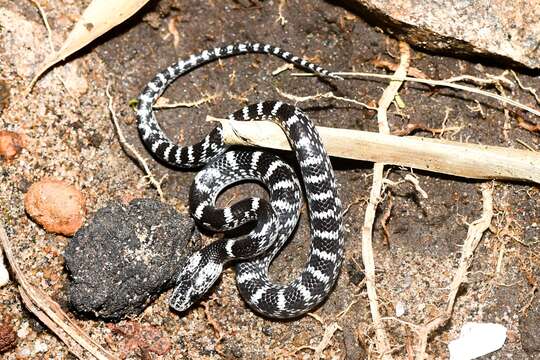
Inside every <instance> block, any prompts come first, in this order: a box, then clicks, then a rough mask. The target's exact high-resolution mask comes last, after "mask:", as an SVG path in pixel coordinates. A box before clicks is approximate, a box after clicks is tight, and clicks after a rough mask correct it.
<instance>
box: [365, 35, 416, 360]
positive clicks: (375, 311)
mask: <svg viewBox="0 0 540 360" xmlns="http://www.w3.org/2000/svg"><path fill="white" fill-rule="evenodd" d="M399 48H400V52H401V57H400V64H399V67H398V69H397V70H396V73H395V77H396V78H402V77H404V76H406V75H407V68H408V67H409V62H410V49H409V46H408V45H407V44H406V43H405V42H400V46H399ZM402 83H403V81H401V80H392V81H391V82H390V84H389V85H388V87H387V88H386V89H385V90H384V92H383V94H382V96H381V98H380V100H379V110H378V112H377V122H378V124H379V132H380V133H383V134H389V133H390V127H389V126H388V121H387V118H386V113H387V110H388V107H389V106H390V105H391V104H392V101H393V100H394V97H395V96H396V94H397V92H398V90H399V88H400V87H401V85H402ZM383 171H384V164H383V163H375V164H374V166H373V182H372V186H371V192H370V196H369V202H368V206H367V207H366V212H365V217H364V225H363V227H362V260H363V262H364V267H365V270H364V271H365V275H366V289H367V294H368V299H369V307H370V310H371V318H372V320H373V326H374V328H375V337H376V340H377V351H378V352H379V353H380V354H381V357H382V359H392V355H391V347H390V341H389V340H388V336H387V335H386V331H385V330H384V325H383V323H382V321H381V315H380V312H379V304H378V297H377V290H376V284H375V261H374V256H373V224H374V222H375V212H376V210H377V205H378V203H379V199H380V196H381V190H382V183H383V175H384V174H383Z"/></svg>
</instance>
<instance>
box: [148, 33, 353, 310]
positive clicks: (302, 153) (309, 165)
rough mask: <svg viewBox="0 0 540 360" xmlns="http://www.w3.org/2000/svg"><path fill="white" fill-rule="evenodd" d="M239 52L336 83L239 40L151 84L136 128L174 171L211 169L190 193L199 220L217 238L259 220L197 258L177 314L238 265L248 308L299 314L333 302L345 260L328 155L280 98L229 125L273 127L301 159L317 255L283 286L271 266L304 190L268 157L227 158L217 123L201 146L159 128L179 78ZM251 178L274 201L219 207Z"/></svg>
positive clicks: (184, 280)
mask: <svg viewBox="0 0 540 360" xmlns="http://www.w3.org/2000/svg"><path fill="white" fill-rule="evenodd" d="M243 53H267V54H272V55H276V56H278V57H280V58H282V59H284V60H285V61H287V62H290V63H293V64H295V65H298V66H300V67H302V68H304V69H307V70H309V71H312V72H315V73H317V74H318V75H320V76H329V77H335V76H333V75H332V74H331V73H329V72H328V71H327V70H325V69H322V68H321V67H319V66H317V65H315V64H312V63H310V62H308V61H306V60H304V59H300V58H298V57H296V56H293V55H292V54H290V53H289V52H286V51H283V50H281V49H280V48H277V47H274V46H272V45H267V44H258V43H241V44H235V45H229V46H226V47H221V48H215V49H212V50H205V51H203V52H201V53H200V54H197V55H191V57H190V58H189V59H187V60H181V61H179V62H177V63H175V64H174V65H172V66H170V67H168V68H167V69H165V70H164V71H162V72H160V73H158V74H157V75H156V76H155V77H154V79H153V80H152V81H151V82H150V83H148V85H147V86H146V87H145V89H144V90H143V92H142V93H141V95H140V96H139V103H138V108H137V119H138V128H139V132H140V135H141V137H142V140H143V142H144V144H145V146H146V147H147V148H148V149H149V150H150V151H151V152H152V154H153V155H154V156H156V157H157V158H159V159H160V160H162V161H164V162H166V163H168V164H171V165H172V166H174V167H181V168H197V167H201V166H203V165H206V167H205V168H204V169H203V170H202V171H201V172H199V173H198V174H197V176H196V177H195V180H194V182H193V185H192V188H191V194H190V203H189V208H190V212H191V214H192V216H193V217H194V218H195V219H196V221H197V222H198V223H199V224H200V225H201V226H205V227H207V228H210V229H213V230H215V231H225V230H229V229H233V228H235V227H238V226H241V225H243V224H245V223H247V222H251V221H255V222H256V224H255V227H254V228H253V230H252V231H251V232H250V233H249V234H248V235H247V236H244V237H240V238H235V239H222V240H218V241H216V242H214V243H212V244H210V245H208V246H207V247H205V248H203V249H202V250H199V251H197V252H195V253H194V254H193V255H192V256H191V257H190V258H189V259H188V260H187V262H186V264H185V266H184V267H183V269H182V270H181V271H180V273H179V274H178V276H177V279H176V286H175V289H174V291H173V294H172V297H171V299H170V305H171V307H172V308H174V309H175V310H178V311H184V310H186V309H187V308H189V307H190V306H191V305H192V304H193V303H194V302H196V301H197V300H198V299H200V298H201V297H202V296H203V295H204V294H205V293H206V292H207V291H208V290H209V289H210V287H211V286H212V284H213V283H214V282H215V281H216V280H217V279H218V277H219V275H220V274H221V271H222V269H223V266H224V265H225V264H226V263H227V262H229V261H232V260H239V261H238V262H237V263H236V280H237V285H238V289H239V291H240V293H241V295H242V297H243V298H244V300H245V301H246V302H247V303H248V304H249V306H251V307H252V308H253V309H255V310H256V311H258V312H259V313H261V314H263V315H265V316H268V317H275V318H290V317H296V316H299V315H302V314H304V313H306V312H308V311H309V310H311V309H313V308H314V307H315V306H317V305H318V304H319V303H321V302H322V301H323V300H324V299H325V298H326V297H327V295H328V294H329V292H330V291H331V290H332V288H333V286H334V284H335V282H336V280H337V278H338V275H339V271H340V267H341V263H342V259H343V229H342V208H341V202H340V199H339V197H338V193H337V189H336V182H335V177H334V173H333V170H332V166H331V164H330V160H329V158H328V154H327V153H326V150H325V149H324V147H323V145H322V142H321V139H320V137H319V134H318V133H317V131H316V129H315V127H314V125H313V124H312V123H311V121H310V120H309V119H308V117H307V116H306V115H305V114H304V113H303V112H302V111H301V110H300V109H298V108H296V107H295V106H292V105H288V104H284V103H282V102H279V101H266V102H261V103H258V104H253V105H249V106H247V107H244V108H243V109H241V110H239V111H237V112H235V113H233V114H231V115H230V116H229V119H233V120H263V119H265V120H266V119H268V120H272V121H274V122H276V123H277V124H278V125H279V126H280V127H281V128H282V129H283V131H284V132H285V133H286V134H287V137H288V139H289V141H290V144H291V147H292V148H293V150H294V151H295V154H296V158H297V160H298V162H299V167H300V171H301V175H302V182H303V184H304V187H305V194H306V198H307V202H308V207H309V215H310V231H311V248H310V254H309V259H308V261H307V264H306V266H305V268H304V269H303V271H302V272H301V273H300V275H299V276H298V277H297V278H296V279H295V280H293V281H292V282H291V283H289V284H287V285H282V284H276V283H274V282H272V281H271V280H270V278H269V276H268V267H269V265H270V263H271V262H272V260H273V258H274V257H275V256H276V254H277V253H278V252H279V250H280V248H281V247H282V246H283V245H284V244H285V242H287V240H288V239H289V237H290V235H291V233H292V232H293V230H294V228H295V226H296V224H297V221H298V218H299V214H300V207H301V199H302V191H301V188H300V184H299V182H298V180H297V178H296V176H295V174H294V171H293V170H292V169H291V167H290V166H289V165H287V164H286V163H284V162H283V161H281V160H280V159H279V158H278V157H276V156H275V155H272V154H269V153H264V152H260V151H229V152H226V150H227V146H226V145H225V144H224V142H223V130H222V128H221V126H220V125H219V126H217V127H216V128H215V129H214V130H212V132H211V133H210V134H208V135H207V136H206V137H205V138H204V139H203V140H202V141H201V142H199V143H197V144H195V145H191V146H181V145H177V144H175V143H174V142H173V141H171V140H170V139H169V138H168V137H167V136H166V135H165V133H164V132H163V131H162V130H161V128H160V126H159V124H158V122H157V121H156V118H155V116H154V113H153V112H152V105H153V104H154V102H155V101H156V100H157V98H158V97H159V96H160V95H161V94H162V93H163V91H164V90H165V89H166V88H167V86H168V85H169V84H171V83H172V82H173V81H174V80H175V79H177V78H178V77H179V76H181V75H182V74H184V73H186V72H188V71H190V70H192V69H193V68H195V67H198V66H199V65H201V64H204V63H207V62H210V61H213V60H216V59H219V58H224V57H229V56H233V55H238V54H243ZM335 78H337V77H335ZM246 180H249V181H256V182H260V183H261V184H263V185H264V186H265V187H266V188H267V190H268V193H269V200H268V201H266V200H264V199H259V198H249V199H245V200H242V201H240V202H238V203H236V204H234V205H233V206H230V207H226V208H217V207H216V205H215V202H216V199H217V197H218V195H219V194H220V192H222V191H223V190H224V189H225V188H226V187H228V186H230V185H231V184H233V183H236V182H239V181H246Z"/></svg>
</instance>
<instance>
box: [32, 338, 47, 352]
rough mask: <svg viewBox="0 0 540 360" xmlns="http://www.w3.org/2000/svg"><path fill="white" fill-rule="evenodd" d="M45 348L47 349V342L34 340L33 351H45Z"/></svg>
mask: <svg viewBox="0 0 540 360" xmlns="http://www.w3.org/2000/svg"><path fill="white" fill-rule="evenodd" d="M47 350H49V346H47V344H45V343H44V342H42V341H39V340H38V341H36V342H35V344H34V352H35V353H45V352H47Z"/></svg>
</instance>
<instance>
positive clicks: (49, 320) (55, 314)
mask: <svg viewBox="0 0 540 360" xmlns="http://www.w3.org/2000/svg"><path fill="white" fill-rule="evenodd" d="M0 243H1V244H2V247H3V248H4V252H5V254H6V258H7V260H8V262H9V264H10V266H11V268H12V269H13V272H14V273H15V277H16V278H17V281H18V282H19V290H20V292H21V297H22V299H23V302H24V303H25V304H26V305H27V307H28V309H29V310H30V311H32V312H33V313H34V314H35V315H36V316H37V317H38V318H39V319H41V320H42V321H43V322H44V323H45V324H46V325H47V326H49V329H50V330H51V331H52V332H54V333H55V334H56V335H57V336H58V337H59V338H60V339H61V340H62V341H64V343H65V344H66V345H67V346H68V348H69V350H70V351H72V352H73V354H74V355H76V356H77V357H78V358H80V359H90V358H95V359H99V360H112V359H116V357H115V356H113V355H112V354H111V353H109V352H108V351H106V350H105V349H103V348H102V347H101V346H100V345H99V344H98V343H96V342H95V341H94V340H92V338H90V337H89V336H88V335H87V334H86V333H85V332H84V331H83V330H82V329H81V328H80V327H79V326H78V325H77V324H75V322H73V321H72V320H71V319H70V318H69V316H68V315H67V314H66V313H65V312H64V311H63V310H62V309H61V308H60V306H59V305H58V304H57V303H56V302H54V301H53V300H52V299H51V298H50V297H49V296H47V294H45V293H44V292H43V291H42V290H40V289H39V288H36V287H34V286H32V285H30V283H29V282H28V281H27V280H26V277H25V276H24V274H23V273H22V271H21V270H20V269H19V266H18V265H17V261H16V260H15V256H14V255H13V252H12V250H11V245H10V242H9V239H8V237H7V234H6V231H5V230H4V227H3V226H2V225H0ZM82 349H84V350H86V351H87V352H88V353H89V354H88V355H85V354H84V353H83V350H82Z"/></svg>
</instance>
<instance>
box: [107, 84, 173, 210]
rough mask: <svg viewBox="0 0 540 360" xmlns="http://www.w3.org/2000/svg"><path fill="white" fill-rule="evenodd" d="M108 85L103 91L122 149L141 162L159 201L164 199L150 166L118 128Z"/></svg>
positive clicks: (158, 182)
mask: <svg viewBox="0 0 540 360" xmlns="http://www.w3.org/2000/svg"><path fill="white" fill-rule="evenodd" d="M110 86H111V84H107V88H106V89H105V93H106V94H107V98H108V99H109V103H108V108H109V112H110V113H111V118H112V120H113V123H114V127H115V129H116V133H117V134H118V140H119V141H120V144H121V145H122V148H123V149H128V150H129V151H131V154H132V155H133V156H134V157H135V158H136V159H137V161H138V162H139V164H141V166H142V167H143V169H144V172H145V173H146V176H148V179H149V180H150V182H151V183H152V185H154V187H155V188H156V190H157V192H158V194H159V197H160V199H161V201H165V195H163V191H162V190H161V182H160V181H157V180H156V178H155V177H154V175H153V174H152V172H151V171H150V168H149V167H148V164H147V163H146V160H144V158H143V157H142V156H141V154H139V152H138V151H137V149H135V147H134V146H133V145H131V144H130V143H128V142H127V140H126V138H125V137H124V133H123V132H122V129H121V128H120V124H119V123H118V118H117V117H116V112H115V111H114V108H113V98H112V96H111V94H110V92H109V89H110Z"/></svg>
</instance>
